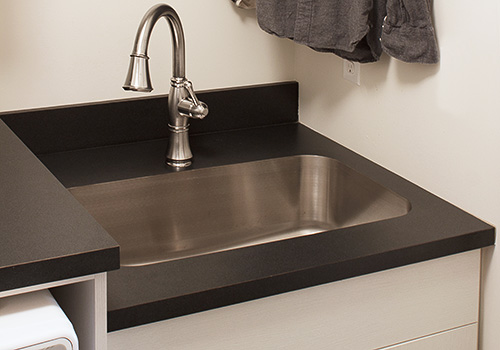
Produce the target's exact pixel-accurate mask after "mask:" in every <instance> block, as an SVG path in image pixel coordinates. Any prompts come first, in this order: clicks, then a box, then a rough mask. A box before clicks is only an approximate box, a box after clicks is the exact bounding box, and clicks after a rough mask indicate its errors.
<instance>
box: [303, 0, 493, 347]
mask: <svg viewBox="0 0 500 350" xmlns="http://www.w3.org/2000/svg"><path fill="white" fill-rule="evenodd" d="M499 7H500V3H499V2H498V1H497V0H479V1H475V2H470V1H465V0H454V1H434V17H435V23H436V31H437V35H438V41H439V46H440V49H441V63H440V65H437V66H425V65H415V64H406V63H402V62H398V61H396V60H394V59H390V58H389V57H387V56H385V57H384V58H383V59H382V61H381V62H378V63H376V64H368V65H362V66H361V86H359V87H358V86H356V85H353V84H352V83H350V82H347V81H345V80H343V79H342V78H341V71H342V61H341V60H340V59H338V58H336V57H334V56H332V55H321V54H317V53H315V52H313V51H312V50H310V49H308V48H306V47H297V48H296V58H295V59H296V74H295V76H296V79H297V80H298V81H299V82H300V118H301V121H302V122H303V123H304V124H306V125H308V126H310V127H312V128H313V129H315V130H317V131H319V132H321V133H323V134H324V135H326V136H328V137H330V138H332V139H334V140H336V141H338V142H340V143H341V144H343V145H345V146H347V147H349V148H351V149H353V150H355V151H356V152H358V153H360V154H362V155H364V156H366V157H368V158H370V159H372V160H374V161H375V162H377V163H379V164H381V165H382V166H384V167H386V168H389V169H390V170H392V171H394V172H396V173H398V174H400V175H402V176H403V177H405V178H407V179H409V180H410V181H412V182H415V183H417V184H418V185H420V186H422V187H424V188H426V189H428V190H429V191H431V192H433V193H435V194H437V195H438V196H440V197H443V198H445V199H446V200H448V201H451V202H452V203H454V204H456V205H458V206H459V207H461V208H463V209H465V210H466V211H469V212H471V213H472V214H474V215H476V216H478V217H480V218H481V219H483V220H486V221H488V222H490V223H492V224H493V225H495V226H497V227H498V226H500V30H499V23H500V10H499ZM483 260H484V273H485V276H486V277H485V282H484V288H483V289H484V291H483V293H484V303H483V314H482V319H483V328H482V348H483V349H487V350H495V349H499V348H500V336H499V334H500V333H499V332H500V256H499V255H498V252H497V253H495V254H494V251H493V249H489V250H488V251H487V253H486V254H485V257H484V259H483Z"/></svg>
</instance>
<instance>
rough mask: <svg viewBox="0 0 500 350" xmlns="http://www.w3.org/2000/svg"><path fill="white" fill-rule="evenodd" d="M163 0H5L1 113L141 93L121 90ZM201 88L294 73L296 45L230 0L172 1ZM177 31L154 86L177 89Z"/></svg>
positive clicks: (165, 40)
mask: <svg viewBox="0 0 500 350" xmlns="http://www.w3.org/2000/svg"><path fill="white" fill-rule="evenodd" d="M158 2H160V1H158V0H140V1H139V0H105V1H101V0H81V1H67V0H39V1H32V0H0V48H1V49H0V52H1V54H0V81H1V82H2V83H1V84H0V111H9V110H17V109H26V108H35V107H43V106H56V105H66V104H74V103H81V102H88V101H102V100H111V99H120V98H129V97H131V96H141V94H134V93H131V92H125V91H122V89H121V85H122V84H123V81H124V80H125V74H126V71H127V68H128V58H129V55H130V52H131V51H132V44H133V42H134V37H135V32H136V30H137V27H138V25H139V22H140V20H141V18H142V16H143V14H144V13H145V12H146V11H147V10H148V9H149V8H150V7H151V6H153V5H154V4H156V3H158ZM167 2H168V3H169V4H170V5H172V6H173V7H174V8H175V9H176V10H177V12H178V13H179V15H180V16H181V19H182V22H183V25H184V31H185V36H186V46H187V48H186V64H187V68H186V72H187V77H188V78H189V79H190V80H192V81H193V84H194V87H195V89H197V90H203V89H210V88H219V87H230V86H236V85H249V84H256V83H267V82H275V81H283V80H292V79H293V45H292V44H291V43H289V42H287V41H284V40H280V39H277V38H273V37H271V36H269V35H267V34H265V33H264V32H262V31H261V30H260V29H259V28H258V26H257V24H256V21H255V12H254V11H244V10H240V9H237V8H236V7H235V6H233V5H232V4H231V2H230V1H229V0H210V1H207V0H168V1H167ZM170 55H171V51H170V33H169V31H168V25H167V22H166V21H161V22H160V23H159V24H158V25H157V27H156V28H155V30H154V33H153V36H152V39H151V45H150V51H149V56H150V57H151V63H150V64H151V71H152V72H151V73H152V80H153V86H154V88H155V91H154V92H153V93H158V94H165V93H168V85H169V80H170V76H171V59H170Z"/></svg>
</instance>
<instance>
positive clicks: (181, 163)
mask: <svg viewBox="0 0 500 350" xmlns="http://www.w3.org/2000/svg"><path fill="white" fill-rule="evenodd" d="M165 163H166V164H167V165H169V166H171V167H174V168H187V167H188V166H190V165H191V163H192V162H191V161H190V160H172V159H166V160H165Z"/></svg>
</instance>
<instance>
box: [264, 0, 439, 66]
mask: <svg viewBox="0 0 500 350" xmlns="http://www.w3.org/2000/svg"><path fill="white" fill-rule="evenodd" d="M428 1H429V0H257V19H258V21H259V25H260V27H261V28H262V29H263V30H264V31H266V32H268V33H270V34H274V35H277V36H279V37H282V38H289V39H292V40H294V41H295V42H297V43H299V44H304V45H307V46H309V47H311V48H312V49H314V50H317V51H321V52H332V53H334V54H336V55H338V56H340V57H342V58H346V59H349V60H351V61H357V62H362V63H366V62H375V61H378V60H379V58H380V55H381V53H382V50H384V51H385V52H387V53H388V54H390V55H391V56H393V57H395V58H397V59H400V60H402V61H405V62H420V63H436V62H438V60H439V53H438V49H437V43H436V38H435V35H434V28H433V26H432V22H431V15H430V5H429V2H428Z"/></svg>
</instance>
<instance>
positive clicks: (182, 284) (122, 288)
mask: <svg viewBox="0 0 500 350" xmlns="http://www.w3.org/2000/svg"><path fill="white" fill-rule="evenodd" d="M166 142H167V140H152V141H147V142H140V143H136V144H127V145H118V146H110V147H103V148H95V149H87V150H80V151H73V152H62V153H57V154H48V155H43V156H40V159H41V160H42V162H43V163H44V164H45V165H46V166H47V167H48V168H49V169H50V170H51V171H52V172H53V173H54V174H55V175H56V177H57V178H58V179H59V180H60V181H61V182H62V183H63V184H64V185H65V186H67V187H72V186H80V185H85V184H90V183H98V182H104V181H113V180H120V179H126V178H133V177H139V176H148V175H156V174H162V173H166V172H170V171H172V170H171V169H168V168H166V167H165V166H164V165H163V154H164V150H165V147H166ZM191 144H192V148H193V153H194V155H195V161H194V163H193V169H199V168H204V167H211V166H220V165H227V164H233V163H240V162H249V161H256V160H263V159H269V158H276V157H286V156H295V155H306V154H309V155H319V156H326V157H331V158H334V159H337V160H339V161H341V162H343V163H344V164H346V165H348V166H349V167H351V168H353V169H354V170H356V171H358V172H360V173H363V174H365V175H367V176H369V177H370V178H371V179H373V180H374V181H376V182H378V183H380V184H381V185H383V186H385V187H387V188H390V189H391V190H392V191H394V192H396V193H398V194H399V195H401V196H403V197H405V198H407V199H408V200H409V201H410V203H411V206H412V208H411V210H410V212H409V213H408V214H406V215H404V216H400V217H396V218H393V219H389V220H383V221H378V222H373V223H368V224H364V225H359V226H356V227H350V228H344V229H338V230H334V231H328V232H323V233H319V234H315V235H310V236H304V237H298V238H294V239H288V240H284V241H278V242H273V243H268V244H264V245H258V246H253V247H247V248H240V249H235V250H230V251H225V252H219V253H214V254H208V255H203V256H198V257H193V258H188V259H182V260H175V261H171V262H165V263H160V264H155V265H149V266H143V267H134V268H130V267H122V268H121V269H120V270H116V271H111V272H109V273H108V330H109V331H114V330H118V329H123V328H127V327H132V326H136V325H140V324H145V323H149V322H154V321H159V320H163V319H168V318H172V317H177V316H180V315H186V314H189V313H193V312H198V311H202V310H207V309H211V308H214V307H220V306H225V305H230V304H233V303H237V302H242V301H247V300H252V299H256V298H260V297H265V296H270V295H274V294H278V293H283V292H287V291H293V290H296V289H300V288H304V287H310V286H314V285H318V284H322V283H327V282H333V281H336V280H340V279H345V278H349V277H354V276H359V275H363V274H367V273H372V272H376V271H381V270H384V269H388V268H394V267H398V266H403V265H406V264H410V263H415V262H420V261H424V260H428V259H433V258H437V257H441V256H445V255H449V254H455V253H460V252H464V251H468V250H473V249H477V248H481V247H485V246H488V245H492V244H494V241H495V229H494V228H493V227H492V226H490V225H488V224H486V223H484V222H483V221H481V220H479V219H477V218H475V217H474V216H472V215H470V214H468V213H466V212H464V211H463V210H461V209H459V208H457V207H455V206H453V205H451V204H450V203H448V202H446V201H444V200H442V199H440V198H438V197H437V196H435V195H433V194H431V193H429V192H427V191H425V190H424V189H422V188H420V187H418V186H416V185H414V184H412V183H411V182H409V181H407V180H405V179H403V178H401V177H400V176H397V175H396V174H394V173H392V172H390V171H388V170H387V169H384V168H383V167H381V166H379V165H377V164H375V163H373V162H371V161H369V160H367V159H366V158H364V157H362V156H360V155H358V154H356V153H354V152H352V151H350V150H348V149H346V148H345V147H343V146H341V145H339V144H337V143H336V142H334V141H332V140H329V139H327V138H326V137H323V136H321V135H320V134H318V133H316V132H314V131H312V130H311V129H309V128H307V127H305V126H303V125H301V124H299V123H290V124H284V125H278V126H269V127H257V128H250V129H243V130H236V131H227V132H221V133H211V134H204V135H201V134H200V135H196V136H194V137H192V138H191ZM117 169H120V170H117ZM187 171H189V170H187ZM228 266H230V267H231V268H230V269H229V268H228Z"/></svg>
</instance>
